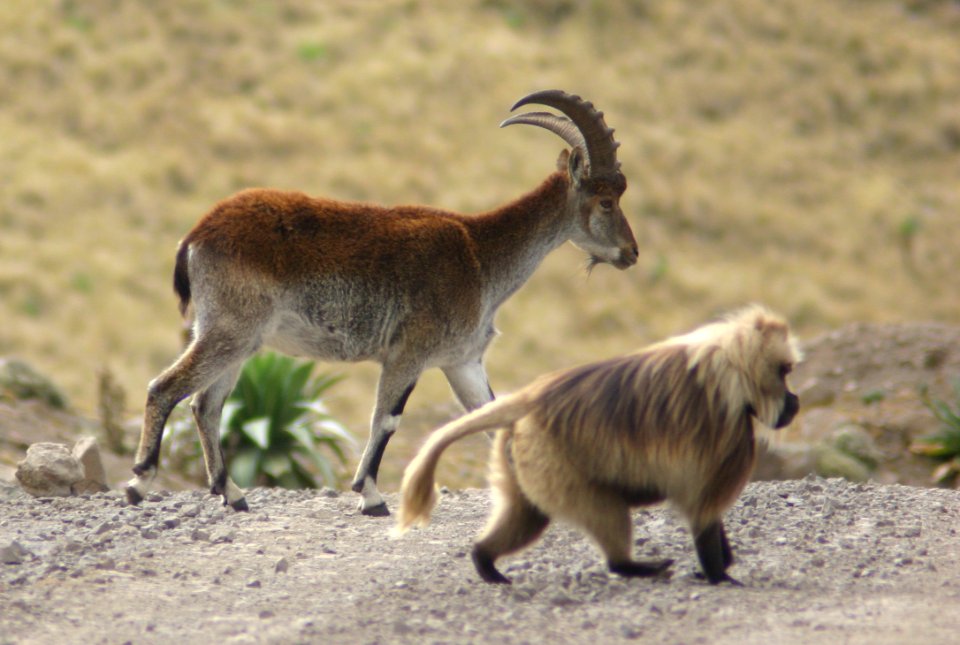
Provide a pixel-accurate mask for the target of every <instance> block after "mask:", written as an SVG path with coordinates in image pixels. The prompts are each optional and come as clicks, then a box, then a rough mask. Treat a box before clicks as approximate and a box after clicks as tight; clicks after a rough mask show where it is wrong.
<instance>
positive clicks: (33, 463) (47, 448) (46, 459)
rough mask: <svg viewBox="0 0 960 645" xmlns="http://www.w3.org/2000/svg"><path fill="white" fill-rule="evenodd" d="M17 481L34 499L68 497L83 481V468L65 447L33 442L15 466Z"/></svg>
mask: <svg viewBox="0 0 960 645" xmlns="http://www.w3.org/2000/svg"><path fill="white" fill-rule="evenodd" d="M16 476H17V481H19V482H20V485H21V486H22V487H23V489H24V490H25V491H27V492H28V493H30V494H31V495H33V496H34V497H67V496H69V495H72V494H73V485H74V484H76V483H77V482H79V481H81V480H82V479H83V467H82V466H81V465H80V462H79V461H78V460H77V458H76V457H74V456H73V454H71V452H70V450H68V449H67V447H66V446H64V445H63V444H59V443H35V444H33V445H32V446H30V447H29V448H27V456H26V457H25V458H24V459H23V461H21V462H20V463H19V464H17V475H16Z"/></svg>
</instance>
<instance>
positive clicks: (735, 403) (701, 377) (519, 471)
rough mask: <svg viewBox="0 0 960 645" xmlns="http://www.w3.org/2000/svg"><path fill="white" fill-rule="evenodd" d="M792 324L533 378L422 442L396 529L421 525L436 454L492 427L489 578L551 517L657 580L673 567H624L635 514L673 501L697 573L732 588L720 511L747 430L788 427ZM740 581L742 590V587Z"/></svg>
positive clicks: (740, 462) (738, 469)
mask: <svg viewBox="0 0 960 645" xmlns="http://www.w3.org/2000/svg"><path fill="white" fill-rule="evenodd" d="M799 358H800V355H799V350H798V349H797V346H796V342H795V341H794V339H793V338H792V336H791V334H790V332H789V329H788V326H787V324H786V323H785V322H784V321H783V320H782V319H781V318H779V317H777V316H776V315H774V314H772V313H771V312H769V311H768V310H766V309H764V308H762V307H759V306H753V307H748V308H746V309H743V310H741V311H738V312H735V313H733V314H731V315H729V316H728V317H726V318H724V319H723V320H721V321H719V322H715V323H712V324H708V325H706V326H704V327H701V328H699V329H697V330H695V331H693V332H691V333H689V334H686V335H683V336H677V337H674V338H671V339H668V340H666V341H663V342H661V343H658V344H656V345H653V346H651V347H648V348H646V349H643V350H641V351H639V352H637V353H634V354H630V355H626V356H622V357H618V358H613V359H609V360H605V361H602V362H597V363H592V364H588V365H583V366H580V367H575V368H572V369H568V370H564V371H560V372H557V373H554V374H549V375H547V376H544V377H541V378H540V379H538V380H536V381H534V382H533V383H532V384H530V385H528V386H527V387H525V388H523V389H522V390H520V391H519V392H516V393H514V394H512V395H510V396H507V397H504V398H501V399H499V400H497V401H494V402H492V403H489V404H487V405H486V406H484V407H482V408H480V409H479V410H476V411H474V412H472V413H470V414H468V415H467V416H465V417H462V418H461V419H458V420H456V421H454V422H452V423H450V424H448V425H446V426H444V427H443V428H440V429H439V430H437V431H436V432H435V433H434V434H432V435H431V436H430V438H429V439H428V440H427V442H426V444H425V445H424V446H423V448H422V449H421V450H420V452H419V453H418V454H417V456H416V457H415V458H414V460H413V461H412V462H411V463H410V465H409V466H408V467H407V469H406V472H405V473H404V477H403V483H402V486H401V508H400V512H399V515H398V527H397V528H398V530H399V531H401V532H402V531H405V530H407V529H408V528H410V527H411V526H413V525H415V524H420V525H424V524H426V523H427V522H428V521H429V517H430V513H431V510H432V508H433V506H434V505H435V503H436V493H435V490H434V488H435V487H434V474H435V471H436V466H437V462H438V461H439V458H440V455H441V453H442V452H443V451H444V449H446V448H447V447H448V446H449V445H450V444H451V443H453V442H454V441H456V440H458V439H461V438H462V437H465V436H467V435H470V434H473V433H476V432H481V431H483V430H490V429H494V428H499V429H500V430H499V431H498V432H497V435H496V439H495V442H494V445H493V448H492V453H491V458H490V483H491V486H492V490H493V511H492V513H491V515H490V518H489V520H488V522H487V526H486V528H485V529H484V531H483V533H482V534H481V536H480V537H479V539H478V540H477V542H476V543H475V544H474V548H473V562H474V565H475V566H476V568H477V571H478V572H479V574H480V576H481V577H482V578H483V579H484V580H485V581H487V582H493V583H509V582H510V581H509V579H508V578H506V577H505V576H504V575H503V574H501V573H500V572H499V571H498V570H497V569H496V567H495V562H496V560H497V559H498V558H499V557H501V556H503V555H507V554H509V553H513V552H516V551H518V550H520V549H522V548H524V547H526V546H528V545H530V544H531V543H533V542H534V541H535V540H536V539H537V538H538V537H539V536H540V535H541V533H542V532H543V531H544V529H546V527H547V525H548V524H549V522H550V520H551V519H559V520H564V521H566V522H569V523H571V524H573V525H574V526H577V527H579V528H580V529H582V530H583V531H584V532H586V533H587V534H588V535H590V537H592V538H593V540H595V541H596V543H597V545H598V546H599V547H600V549H601V550H602V551H603V554H604V555H605V557H606V560H607V564H608V566H609V569H610V571H612V572H614V573H618V574H620V575H624V576H654V575H658V574H660V573H661V572H663V571H665V570H666V569H667V568H668V567H669V566H670V565H671V564H672V563H673V561H672V560H661V561H655V562H639V561H636V560H634V559H633V558H632V555H631V545H632V537H631V534H632V522H631V517H630V509H631V508H634V507H637V506H646V505H651V504H656V503H659V502H661V501H664V500H668V501H670V502H671V503H672V504H673V505H674V506H675V507H676V508H677V509H678V510H679V511H680V513H681V514H682V515H683V516H684V517H685V518H686V520H687V521H688V522H689V525H690V529H691V532H692V534H693V537H694V542H695V546H696V550H697V555H698V557H699V560H700V564H701V566H702V568H703V573H704V574H705V577H706V578H707V579H708V580H709V581H710V582H711V583H713V584H716V583H719V582H722V581H729V582H732V583H737V581H736V580H734V579H733V578H731V577H730V576H729V575H728V574H727V569H728V568H729V567H730V565H731V564H732V563H733V553H732V550H731V548H730V543H729V541H728V540H727V536H726V533H725V531H724V527H723V520H722V516H723V513H724V512H725V511H726V510H727V509H728V508H730V506H731V505H732V504H733V503H734V501H735V500H736V499H737V496H738V495H739V494H740V492H741V491H742V490H743V488H744V486H746V484H747V482H748V480H749V478H750V474H751V472H752V470H753V466H754V462H755V459H756V439H755V435H754V424H755V423H757V422H758V423H760V424H762V425H764V426H767V427H770V428H773V429H777V428H782V427H784V426H786V425H788V424H789V423H790V422H791V421H792V419H793V417H794V416H795V415H796V413H797V411H798V410H799V400H798V398H797V396H796V395H795V394H794V393H793V392H791V391H790V389H789V388H788V386H787V382H786V381H787V375H788V374H789V373H790V371H791V369H792V368H793V366H794V364H795V363H796V362H797V361H798V360H799ZM737 584H738V583H737Z"/></svg>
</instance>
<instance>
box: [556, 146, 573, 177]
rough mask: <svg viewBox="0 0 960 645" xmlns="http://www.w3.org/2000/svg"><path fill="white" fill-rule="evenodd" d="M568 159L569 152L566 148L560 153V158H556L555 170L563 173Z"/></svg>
mask: <svg viewBox="0 0 960 645" xmlns="http://www.w3.org/2000/svg"><path fill="white" fill-rule="evenodd" d="M569 159H570V151H569V150H567V149H566V148H564V149H563V151H562V152H561V153H560V156H559V157H557V170H559V171H560V172H563V171H564V170H566V169H567V161H568V160H569Z"/></svg>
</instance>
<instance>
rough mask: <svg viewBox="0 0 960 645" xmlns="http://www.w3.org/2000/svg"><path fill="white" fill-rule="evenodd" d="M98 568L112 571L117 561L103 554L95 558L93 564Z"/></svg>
mask: <svg viewBox="0 0 960 645" xmlns="http://www.w3.org/2000/svg"><path fill="white" fill-rule="evenodd" d="M94 566H95V567H96V568H98V569H104V570H107V571H112V570H114V569H116V568H117V563H116V561H115V560H114V559H113V558H109V557H107V556H104V557H102V558H100V559H99V560H97V563H96V564H95V565H94Z"/></svg>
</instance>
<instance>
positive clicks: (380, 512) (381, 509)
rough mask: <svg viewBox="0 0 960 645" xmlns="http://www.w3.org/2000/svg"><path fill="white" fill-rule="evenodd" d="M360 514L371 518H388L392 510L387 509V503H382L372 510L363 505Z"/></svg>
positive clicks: (372, 507)
mask: <svg viewBox="0 0 960 645" xmlns="http://www.w3.org/2000/svg"><path fill="white" fill-rule="evenodd" d="M360 513H361V514H362V515H369V516H370V517H387V516H389V515H390V510H389V509H388V508H387V503H386V502H380V503H379V504H377V505H376V506H371V507H370V508H364V507H363V505H362V504H361V506H360Z"/></svg>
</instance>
